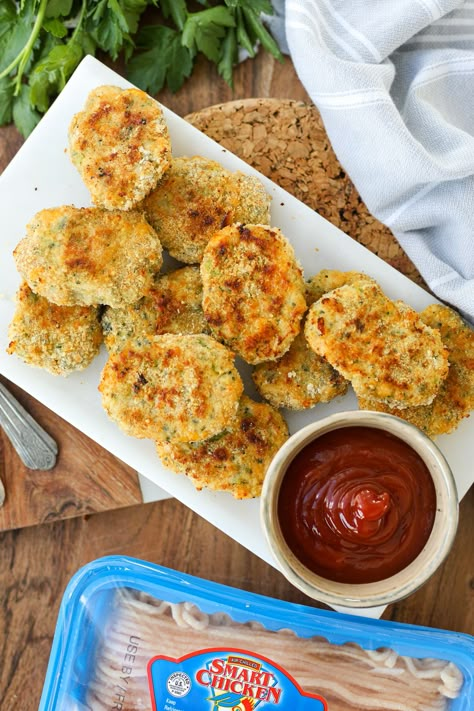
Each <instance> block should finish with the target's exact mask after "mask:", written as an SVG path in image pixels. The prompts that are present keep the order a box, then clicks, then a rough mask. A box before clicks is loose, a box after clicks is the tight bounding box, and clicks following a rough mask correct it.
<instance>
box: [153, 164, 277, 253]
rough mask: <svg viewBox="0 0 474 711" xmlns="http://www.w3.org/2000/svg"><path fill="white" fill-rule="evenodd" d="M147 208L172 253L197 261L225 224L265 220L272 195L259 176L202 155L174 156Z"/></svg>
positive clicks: (268, 216) (164, 244)
mask: <svg viewBox="0 0 474 711" xmlns="http://www.w3.org/2000/svg"><path fill="white" fill-rule="evenodd" d="M143 209H144V210H145V214H146V216H147V219H148V220H149V222H150V223H151V224H152V225H153V227H154V228H155V230H156V231H157V233H158V236H159V238H160V240H161V242H162V244H163V246H164V247H165V248H166V249H167V250H168V251H169V253H170V254H171V255H172V256H173V257H175V258H176V259H179V261H181V262H185V263H186V264H196V263H198V262H200V261H201V260H202V255H203V252H204V248H205V246H206V244H207V243H208V241H209V239H210V237H211V236H212V235H213V234H214V233H215V232H217V230H220V229H221V228H222V227H224V226H225V225H230V224H232V223H234V222H244V223H245V222H249V223H254V224H255V223H257V224H267V223H268V222H269V220H270V197H269V196H268V195H267V193H266V191H265V188H264V187H263V185H262V183H261V182H260V181H259V180H258V178H255V177H253V176H251V175H245V174H244V173H240V172H236V173H231V172H230V171H228V170H226V169H225V168H224V167H223V166H222V165H220V164H219V163H217V162H216V161H213V160H209V159H207V158H201V157H200V156H194V157H193V158H186V157H183V158H174V159H173V161H172V163H171V168H170V169H169V171H168V172H167V173H166V175H165V176H164V178H163V180H162V181H161V182H160V183H159V185H158V187H157V188H156V190H154V191H153V192H152V193H151V194H150V195H149V196H148V197H147V198H146V200H145V201H144V203H143Z"/></svg>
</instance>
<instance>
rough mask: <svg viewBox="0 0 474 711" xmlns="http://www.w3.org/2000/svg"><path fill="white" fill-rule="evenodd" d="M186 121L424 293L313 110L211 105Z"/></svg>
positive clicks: (277, 104) (297, 104)
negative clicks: (406, 278)
mask: <svg viewBox="0 0 474 711" xmlns="http://www.w3.org/2000/svg"><path fill="white" fill-rule="evenodd" d="M185 118H186V120H187V121H189V122H190V123H192V124H193V125H194V126H196V128H198V129H199V130H201V131H202V132H203V133H205V134H207V135H208V136H209V137H210V138H213V139H214V140H215V141H217V142H218V143H220V144H221V145H222V146H224V148H227V149H228V150H229V151H232V153H235V154H236V155H238V156H239V157H240V158H242V159H243V160H245V161H246V162H247V163H250V165H252V166H253V167H254V168H256V169H257V170H259V171H260V172H261V173H263V174H264V175H266V176H267V177H268V178H271V180H273V181H274V182H275V183H277V184H278V185H280V186H281V187H282V188H284V189H285V190H288V192H290V193H291V194H292V195H294V196H295V197H297V198H298V199H299V200H301V201H302V202H304V203H306V205H309V207H311V208H312V209H313V210H317V212H319V214H320V215H322V216H323V217H325V218H326V219H327V220H329V222H332V223H333V224H334V225H336V226H337V227H339V228H340V229H341V230H342V231H343V232H345V233H346V234H348V235H349V236H350V237H353V238H354V239H355V240H357V242H360V243H361V244H363V245H364V246H365V247H367V248H368V249H370V251H371V252H374V254H377V255H378V256H379V257H381V259H383V260H385V261H386V262H388V263H389V264H391V265H392V266H393V267H395V269H398V270H399V271H401V272H403V274H405V275H406V276H408V277H409V278H410V279H412V280H413V281H415V282H417V283H418V284H421V285H422V286H424V287H425V288H426V285H425V283H424V281H423V279H422V277H421V276H420V274H419V272H418V271H417V269H416V267H415V265H414V264H413V262H411V261H410V259H409V258H408V257H407V255H406V254H405V252H404V251H403V250H402V248H401V247H400V245H399V244H398V242H397V240H396V239H395V237H394V236H393V234H392V232H391V231H390V230H389V228H388V227H386V226H385V225H383V224H382V223H381V222H379V221H378V220H376V219H375V217H373V216H372V215H371V214H370V213H369V211H368V210H367V208H366V206H365V205H364V203H363V202H362V200H361V198H360V195H359V193H358V192H357V190H356V189H355V187H354V185H353V183H352V182H351V180H350V179H349V178H348V176H347V174H346V173H345V171H344V170H343V168H342V166H341V164H340V163H339V161H338V160H337V158H336V155H335V153H334V151H333V149H332V148H331V144H330V143H329V139H328V136H327V134H326V131H325V129H324V126H323V122H322V120H321V117H320V115H319V112H318V110H317V109H316V108H315V107H314V106H312V105H309V104H305V103H303V102H301V101H291V100H281V99H246V100H244V101H231V102H228V103H226V104H217V105H216V106H210V107H209V108H207V109H204V110H202V111H198V112H196V113H193V114H189V115H188V116H186V117H185Z"/></svg>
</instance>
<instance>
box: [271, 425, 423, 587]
mask: <svg viewBox="0 0 474 711" xmlns="http://www.w3.org/2000/svg"><path fill="white" fill-rule="evenodd" d="M435 512H436V492H435V488H434V484H433V480H432V478H431V475H430V473H429V471H428V469H427V467H426V465H425V464H424V462H423V460H422V459H421V457H420V456H419V455H418V454H417V453H416V452H415V451H414V450H413V449H412V448H411V447H410V446H409V445H408V444H406V443H405V442H403V441H402V440H400V439H398V438H397V437H394V436H393V435H391V434H388V433H386V432H384V431H383V430H379V429H375V428H371V427H343V428H341V429H338V430H332V431H331V432H327V433H326V434H324V435H322V436H321V437H319V438H318V439H316V440H314V441H313V442H311V443H310V444H308V445H307V446H306V447H305V448H304V449H303V450H302V451H301V452H300V453H299V454H298V455H297V456H296V457H295V458H294V459H293V461H292V462H291V463H290V465H289V467H288V470H287V472H286V474H285V477H284V479H283V482H282V486H281V489H280V494H279V498H278V518H279V521H280V526H281V531H282V534H283V537H284V538H285V540H286V542H287V544H288V546H289V547H290V548H291V550H292V551H293V553H294V554H295V555H296V557H297V558H298V559H299V560H300V561H301V562H302V563H303V564H304V565H305V566H306V567H307V568H309V569H310V570H312V571H313V572H315V573H317V574H318V575H321V576H323V577H325V578H327V579H329V580H335V581H338V582H341V583H371V582H375V581H377V580H383V579H385V578H388V577H390V576H391V575H394V574H395V573H398V572H399V571H400V570H402V569H403V568H405V567H406V566H407V565H408V564H409V563H411V561H412V560H414V559H415V558H416V556H417V555H418V554H419V553H420V552H421V550H422V549H423V547H424V545H425V543H426V541H427V540H428V538H429V535H430V532H431V529H432V527H433V522H434V517H435Z"/></svg>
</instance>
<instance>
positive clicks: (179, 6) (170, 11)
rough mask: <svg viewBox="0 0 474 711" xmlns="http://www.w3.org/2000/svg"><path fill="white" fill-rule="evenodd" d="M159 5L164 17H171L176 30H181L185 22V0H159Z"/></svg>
mask: <svg viewBox="0 0 474 711" xmlns="http://www.w3.org/2000/svg"><path fill="white" fill-rule="evenodd" d="M160 7H161V9H162V11H163V15H164V16H165V19H168V17H171V19H172V20H173V22H174V24H175V25H176V27H177V28H178V30H182V29H183V27H184V23H185V22H186V15H187V9H186V0H161V1H160Z"/></svg>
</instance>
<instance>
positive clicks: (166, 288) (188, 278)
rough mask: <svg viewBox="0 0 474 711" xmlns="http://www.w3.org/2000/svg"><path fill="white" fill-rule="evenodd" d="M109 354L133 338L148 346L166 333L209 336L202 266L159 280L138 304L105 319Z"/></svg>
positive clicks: (111, 311) (112, 312)
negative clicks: (152, 339) (205, 314)
mask: <svg viewBox="0 0 474 711" xmlns="http://www.w3.org/2000/svg"><path fill="white" fill-rule="evenodd" d="M102 329H103V332H104V341H105V345H106V346H107V348H108V350H109V351H117V350H121V349H122V348H123V346H124V345H125V343H126V341H128V340H129V339H130V338H132V339H134V340H135V341H142V342H144V341H145V340H146V339H149V338H151V337H153V336H156V335H160V334H162V333H181V334H191V333H208V332H209V327H208V325H207V322H206V320H205V318H204V314H203V311H202V281H201V275H200V273H199V267H198V266H189V267H182V268H181V269H176V270H175V271H173V272H169V273H168V274H164V275H162V276H159V277H157V278H156V280H155V282H154V284H153V286H152V287H151V288H150V289H149V291H147V293H146V294H145V296H143V297H142V298H141V299H140V300H139V301H137V302H135V303H134V304H129V305H127V306H122V307H121V308H117V309H113V308H110V307H108V308H107V309H106V310H105V312H104V314H103V315H102Z"/></svg>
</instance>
